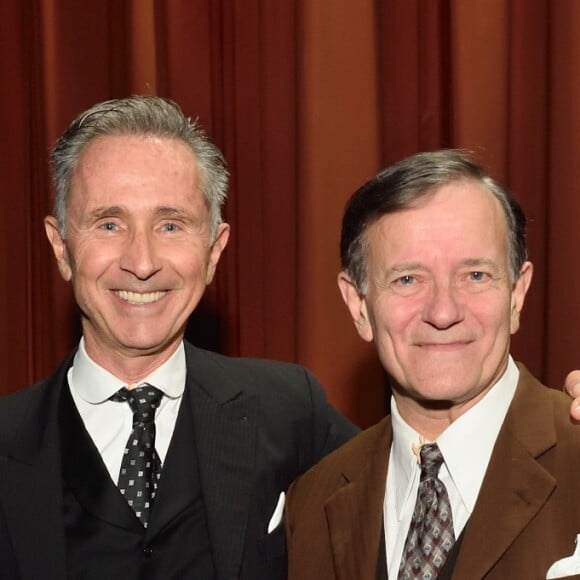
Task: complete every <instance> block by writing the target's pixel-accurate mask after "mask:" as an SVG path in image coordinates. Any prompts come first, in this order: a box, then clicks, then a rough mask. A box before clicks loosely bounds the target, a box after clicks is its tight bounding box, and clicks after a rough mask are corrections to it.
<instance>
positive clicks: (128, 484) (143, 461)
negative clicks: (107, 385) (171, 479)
mask: <svg viewBox="0 0 580 580" xmlns="http://www.w3.org/2000/svg"><path fill="white" fill-rule="evenodd" d="M161 397H163V393H162V392H161V391H160V390H159V389H156V388H155V387H152V386H151V385H147V384H145V385H143V386H140V387H137V388H135V389H132V390H129V389H126V388H122V389H120V390H119V391H117V392H116V393H115V394H114V395H113V396H112V397H111V400H112V401H117V402H127V403H129V406H130V407H131V410H132V411H133V431H132V432H131V435H130V436H129V439H128V441H127V445H126V446H125V452H124V454H123V461H122V463H121V470H120V472H119V482H118V487H119V491H120V492H121V493H122V494H123V496H124V497H125V499H126V500H127V502H128V504H129V505H130V506H131V508H132V509H133V511H134V512H135V515H136V516H137V517H138V518H139V520H140V521H141V523H142V524H143V526H144V527H147V524H148V522H149V514H150V513H151V508H152V506H153V501H154V499H155V495H156V494H157V487H158V485H159V477H160V476H161V461H160V460H159V456H158V455H157V452H156V451H155V410H156V409H157V407H159V403H160V401H161Z"/></svg>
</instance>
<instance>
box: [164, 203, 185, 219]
mask: <svg viewBox="0 0 580 580" xmlns="http://www.w3.org/2000/svg"><path fill="white" fill-rule="evenodd" d="M155 214H156V215H158V216H159V217H167V218H182V219H193V218H194V215H193V213H192V212H191V211H189V210H187V209H185V208H183V207H170V206H163V205H162V206H159V207H156V208H155Z"/></svg>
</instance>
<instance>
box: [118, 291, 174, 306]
mask: <svg viewBox="0 0 580 580" xmlns="http://www.w3.org/2000/svg"><path fill="white" fill-rule="evenodd" d="M116 294H117V296H118V297H119V298H121V299H122V300H126V301H127V302H129V304H151V303H152V302H156V301H157V300H159V299H160V298H162V297H163V296H165V292H144V293H143V294H140V293H138V292H128V291H127V290H117V291H116Z"/></svg>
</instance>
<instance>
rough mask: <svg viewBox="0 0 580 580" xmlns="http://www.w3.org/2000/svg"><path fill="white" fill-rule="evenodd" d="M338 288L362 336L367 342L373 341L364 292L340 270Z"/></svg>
mask: <svg viewBox="0 0 580 580" xmlns="http://www.w3.org/2000/svg"><path fill="white" fill-rule="evenodd" d="M338 288H339V289H340V293H341V295H342V299H343V300H344V303H345V304H346V307H347V308H348V310H349V312H350V316H351V317H352V320H353V322H354V326H355V328H356V330H357V332H358V333H359V335H360V337H361V338H362V339H363V340H366V341H367V342H371V341H372V340H373V329H372V326H371V323H370V320H369V317H368V311H367V304H366V299H365V296H364V294H362V293H361V292H359V290H358V289H357V287H356V285H355V283H354V282H353V281H352V280H351V278H350V276H349V275H348V274H347V273H346V272H340V274H339V275H338Z"/></svg>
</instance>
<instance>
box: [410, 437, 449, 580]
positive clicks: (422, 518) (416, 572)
mask: <svg viewBox="0 0 580 580" xmlns="http://www.w3.org/2000/svg"><path fill="white" fill-rule="evenodd" d="M420 455H421V480H420V482H419V491H418V493H417V502H416V504H415V509H414V511H413V517H412V518H411V525H410V526H409V533H408V535H407V541H406V542H405V548H404V550H403V557H402V558H401V566H400V568H399V580H402V579H404V580H410V579H411V578H413V579H421V580H434V579H435V578H437V576H438V574H439V572H440V571H441V568H443V565H444V564H445V560H446V559H447V556H448V555H449V552H450V551H451V549H452V548H453V544H454V543H455V535H454V533H453V517H452V515H451V505H450V503H449V496H448V495H447V489H446V488H445V485H444V483H443V482H442V481H441V480H440V479H439V477H438V474H439V468H440V467H441V464H442V463H443V455H441V451H440V450H439V447H438V446H437V444H436V443H430V444H427V445H423V446H422V447H421V451H420Z"/></svg>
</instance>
